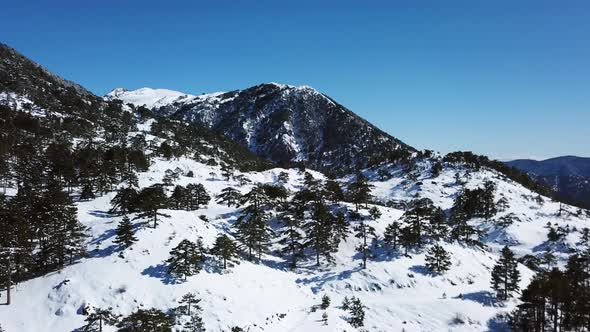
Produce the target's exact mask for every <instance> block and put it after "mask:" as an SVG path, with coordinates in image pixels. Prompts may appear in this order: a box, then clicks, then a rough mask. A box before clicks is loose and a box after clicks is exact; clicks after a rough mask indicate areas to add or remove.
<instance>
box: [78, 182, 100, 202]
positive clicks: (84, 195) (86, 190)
mask: <svg viewBox="0 0 590 332" xmlns="http://www.w3.org/2000/svg"><path fill="white" fill-rule="evenodd" d="M95 198H96V196H95V195H94V192H93V191H92V185H91V184H90V183H88V182H87V183H86V184H85V185H84V186H83V187H82V191H81V192H80V200H81V201H89V200H91V199H95Z"/></svg>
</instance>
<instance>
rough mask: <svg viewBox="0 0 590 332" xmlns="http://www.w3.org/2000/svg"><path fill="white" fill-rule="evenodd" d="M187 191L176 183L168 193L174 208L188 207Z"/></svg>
mask: <svg viewBox="0 0 590 332" xmlns="http://www.w3.org/2000/svg"><path fill="white" fill-rule="evenodd" d="M187 196H188V193H187V189H186V188H185V187H183V186H181V185H176V186H175V187H174V190H173V191H172V195H170V205H171V207H172V208H174V209H176V210H180V209H183V208H188V202H187V200H188V197H187Z"/></svg>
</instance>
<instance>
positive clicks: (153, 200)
mask: <svg viewBox="0 0 590 332" xmlns="http://www.w3.org/2000/svg"><path fill="white" fill-rule="evenodd" d="M136 201H137V204H134V205H137V206H138V207H139V211H140V213H139V214H138V215H137V218H150V219H152V221H153V226H152V228H156V227H158V217H159V216H163V217H169V216H168V215H166V214H163V213H160V212H158V210H160V209H165V208H166V207H167V206H168V197H167V196H166V194H165V193H164V188H163V187H162V185H158V184H155V185H152V186H150V187H147V188H144V189H142V190H141V191H140V192H139V194H138V196H137V198H136Z"/></svg>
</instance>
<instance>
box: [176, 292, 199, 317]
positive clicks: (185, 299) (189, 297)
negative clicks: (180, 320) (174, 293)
mask: <svg viewBox="0 0 590 332" xmlns="http://www.w3.org/2000/svg"><path fill="white" fill-rule="evenodd" d="M200 302H201V299H199V298H198V297H197V295H196V294H194V293H186V294H184V295H183V296H182V298H181V299H180V300H179V301H178V303H179V304H180V306H178V307H177V308H176V312H177V313H180V314H183V315H189V316H190V315H191V314H192V313H194V312H201V311H202V310H203V309H202V308H201V306H200V305H199V303H200Z"/></svg>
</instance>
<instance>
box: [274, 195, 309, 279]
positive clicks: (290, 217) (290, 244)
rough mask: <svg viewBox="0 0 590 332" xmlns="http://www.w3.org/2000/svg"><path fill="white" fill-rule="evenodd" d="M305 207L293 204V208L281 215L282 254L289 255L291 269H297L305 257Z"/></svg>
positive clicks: (280, 236)
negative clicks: (298, 263)
mask: <svg viewBox="0 0 590 332" xmlns="http://www.w3.org/2000/svg"><path fill="white" fill-rule="evenodd" d="M303 217H304V211H303V206H301V205H298V204H296V203H292V207H291V208H290V209H288V210H287V211H285V212H283V213H282V214H281V215H280V218H279V220H280V221H281V224H282V225H281V229H280V230H279V234H278V236H279V238H280V240H279V243H280V244H281V245H282V246H283V248H282V250H281V252H282V253H283V254H284V255H288V256H289V257H290V260H291V264H290V265H291V268H296V267H297V261H298V260H299V259H300V258H302V257H303V249H304V248H305V245H304V242H303V237H304V235H303V229H302V224H303Z"/></svg>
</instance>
